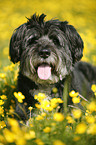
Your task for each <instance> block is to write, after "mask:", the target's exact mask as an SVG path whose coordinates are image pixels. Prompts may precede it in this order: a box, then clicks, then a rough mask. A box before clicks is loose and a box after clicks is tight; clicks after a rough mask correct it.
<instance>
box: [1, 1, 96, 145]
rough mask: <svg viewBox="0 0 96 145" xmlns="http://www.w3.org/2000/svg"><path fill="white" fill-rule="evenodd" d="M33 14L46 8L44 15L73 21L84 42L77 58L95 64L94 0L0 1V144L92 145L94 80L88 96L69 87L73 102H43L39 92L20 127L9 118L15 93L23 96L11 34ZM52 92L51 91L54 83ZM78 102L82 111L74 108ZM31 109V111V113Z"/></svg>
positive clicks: (95, 111)
mask: <svg viewBox="0 0 96 145" xmlns="http://www.w3.org/2000/svg"><path fill="white" fill-rule="evenodd" d="M34 13H37V14H41V13H45V14H46V15H47V16H46V20H49V19H51V18H58V19H60V20H62V21H65V20H67V21H68V22H69V24H72V25H73V26H74V27H75V28H76V29H77V30H78V32H79V33H80V35H81V37H82V39H83V41H84V54H83V58H82V61H86V62H89V63H91V64H93V65H96V28H95V27H96V0H91V1H90V0H80V1H78V0H67V1H66V0H61V1H59V0H49V1H46V0H33V1H32V0H23V1H22V0H18V1H15V0H10V1H8V0H3V1H1V0H0V145H11V144H12V145H15V144H16V145H31V144H32V145H58V144H59V145H73V144H74V145H86V144H87V145H95V144H96V84H93V85H92V86H91V89H92V91H93V92H94V95H95V98H91V100H86V99H84V98H86V96H83V97H84V98H83V97H82V96H81V95H80V94H79V92H74V90H73V91H72V92H70V93H69V95H70V97H71V98H72V101H73V103H74V106H68V104H67V102H65V101H64V100H66V99H64V100H61V99H60V98H58V99H57V98H53V99H51V100H47V101H46V99H45V98H46V96H45V94H42V93H39V94H38V95H35V96H34V97H35V99H36V100H38V104H35V106H36V108H33V107H32V106H30V107H29V108H28V109H29V111H30V119H29V120H28V121H27V123H24V122H22V121H21V122H20V123H21V124H22V126H21V127H20V126H19V123H18V121H16V120H15V119H13V118H10V116H14V109H15V97H16V98H17V99H18V102H22V101H23V99H24V97H25V96H23V94H22V93H21V92H16V84H17V77H18V69H19V63H18V64H13V63H12V62H11V61H10V57H9V43H10V38H11V35H12V33H13V31H14V30H15V29H16V28H17V27H18V26H19V25H21V24H22V23H25V22H26V21H27V19H26V17H29V18H30V16H31V15H32V14H34ZM64 91H65V94H67V93H66V90H64ZM53 92H54V94H56V93H57V92H58V88H54V89H53ZM64 97H66V98H67V95H66V96H64ZM79 102H81V104H82V106H83V107H84V110H81V109H79V108H78V106H77V104H78V103H79ZM59 104H63V106H66V108H65V110H64V112H62V113H60V112H59V113H58V110H59ZM66 110H67V113H66ZM34 111H35V116H33V117H31V116H32V113H33V112H34ZM7 126H10V127H9V128H8V127H7Z"/></svg>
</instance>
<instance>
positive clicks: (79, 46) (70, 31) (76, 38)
mask: <svg viewBox="0 0 96 145" xmlns="http://www.w3.org/2000/svg"><path fill="white" fill-rule="evenodd" d="M63 26H64V27H63V31H64V33H65V37H66V39H67V40H68V43H69V45H70V50H71V54H72V58H73V63H75V62H76V61H79V60H80V59H81V58H82V56H83V48H84V44H83V40H82V38H81V37H80V35H79V34H78V32H77V31H76V29H75V28H74V27H73V26H72V25H68V24H67V22H65V25H64V22H63Z"/></svg>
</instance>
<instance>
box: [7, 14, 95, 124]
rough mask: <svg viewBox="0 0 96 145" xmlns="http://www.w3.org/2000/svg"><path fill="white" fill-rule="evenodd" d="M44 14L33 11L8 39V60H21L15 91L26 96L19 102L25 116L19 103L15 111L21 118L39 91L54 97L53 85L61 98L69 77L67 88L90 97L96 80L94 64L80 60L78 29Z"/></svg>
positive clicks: (81, 47) (80, 41)
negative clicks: (47, 17)
mask: <svg viewBox="0 0 96 145" xmlns="http://www.w3.org/2000/svg"><path fill="white" fill-rule="evenodd" d="M45 17H46V15H45V14H41V15H40V16H39V15H36V14H34V15H32V17H31V18H27V22H26V23H24V24H22V25H21V26H19V27H18V28H17V29H16V30H15V31H14V33H13V35H12V37H11V40H10V50H9V54H10V57H11V61H12V62H13V63H16V62H18V61H20V71H19V76H18V83H17V91H19V92H22V94H23V95H25V99H24V101H23V103H22V104H20V105H21V106H22V107H23V108H24V106H23V105H24V103H25V102H26V103H27V105H26V106H25V112H26V114H27V117H26V115H25V113H24V112H23V111H22V109H20V106H19V105H18V103H17V105H16V113H17V114H18V115H19V116H20V118H21V119H22V120H24V121H25V120H27V119H28V107H29V106H33V107H34V106H35V103H36V100H35V99H34V95H35V94H38V93H39V92H41V93H45V94H46V96H52V97H54V94H53V93H52V88H54V87H56V88H57V89H58V97H60V98H62V95H63V89H64V82H65V81H66V79H67V78H68V77H69V76H70V78H71V79H70V82H69V91H71V90H75V91H76V92H79V93H80V94H81V95H84V93H86V96H87V97H92V96H93V93H92V91H91V85H92V84H94V83H96V67H93V66H91V65H90V64H88V63H86V62H79V61H80V59H81V58H82V56H83V48H84V44H83V40H82V38H81V37H80V35H79V34H78V32H77V30H76V29H75V28H74V27H73V26H72V25H69V24H68V22H67V21H59V20H58V19H52V20H49V21H45V20H44V19H45ZM85 88H86V89H85ZM69 100H70V99H69ZM70 102H71V100H70V101H69V103H70Z"/></svg>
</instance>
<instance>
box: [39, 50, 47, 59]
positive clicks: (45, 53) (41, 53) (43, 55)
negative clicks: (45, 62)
mask: <svg viewBox="0 0 96 145" xmlns="http://www.w3.org/2000/svg"><path fill="white" fill-rule="evenodd" d="M39 55H40V56H41V57H42V58H44V59H45V58H48V57H49V56H50V50H49V49H45V48H44V49H41V50H40V51H39Z"/></svg>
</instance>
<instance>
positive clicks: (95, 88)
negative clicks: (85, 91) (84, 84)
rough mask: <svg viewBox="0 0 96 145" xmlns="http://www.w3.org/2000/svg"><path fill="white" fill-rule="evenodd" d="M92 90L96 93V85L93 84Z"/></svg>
mask: <svg viewBox="0 0 96 145" xmlns="http://www.w3.org/2000/svg"><path fill="white" fill-rule="evenodd" d="M91 90H92V91H93V92H96V85H95V84H93V85H92V86H91Z"/></svg>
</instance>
